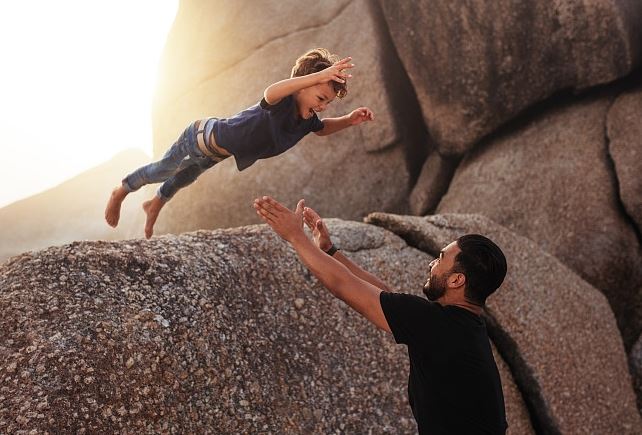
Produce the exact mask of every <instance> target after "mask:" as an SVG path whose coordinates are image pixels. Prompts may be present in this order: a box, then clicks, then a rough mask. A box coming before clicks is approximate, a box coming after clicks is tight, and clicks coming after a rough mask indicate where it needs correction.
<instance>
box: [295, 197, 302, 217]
mask: <svg viewBox="0 0 642 435" xmlns="http://www.w3.org/2000/svg"><path fill="white" fill-rule="evenodd" d="M304 208H305V199H300V200H299V202H297V203H296V209H295V210H294V213H295V214H298V215H299V216H301V215H303V209H304Z"/></svg>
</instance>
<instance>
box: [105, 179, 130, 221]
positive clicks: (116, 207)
mask: <svg viewBox="0 0 642 435" xmlns="http://www.w3.org/2000/svg"><path fill="white" fill-rule="evenodd" d="M128 193H129V192H127V191H126V190H125V188H124V187H123V186H118V187H117V188H115V189H114V190H113V191H112V192H111V196H110V197H109V202H108V203H107V207H106V208H105V220H106V221H107V224H109V225H110V226H112V227H114V228H116V225H118V219H120V205H121V204H122V203H123V200H124V199H125V197H126V196H127V194H128Z"/></svg>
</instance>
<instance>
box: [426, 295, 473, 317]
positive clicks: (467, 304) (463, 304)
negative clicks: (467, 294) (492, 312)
mask: <svg viewBox="0 0 642 435" xmlns="http://www.w3.org/2000/svg"><path fill="white" fill-rule="evenodd" d="M437 302H439V303H440V304H441V305H444V306H445V305H454V306H456V307H460V308H463V309H465V310H468V311H470V312H472V313H474V314H477V315H478V316H481V314H482V312H483V311H484V307H483V306H481V305H479V304H476V303H474V302H471V301H469V300H467V299H464V300H452V299H451V300H449V299H447V298H443V299H442V300H439V301H437Z"/></svg>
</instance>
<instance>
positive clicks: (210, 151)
mask: <svg viewBox="0 0 642 435" xmlns="http://www.w3.org/2000/svg"><path fill="white" fill-rule="evenodd" d="M215 122H216V118H208V119H201V120H198V121H196V122H195V127H196V143H197V144H198V148H199V149H200V150H201V152H202V153H203V154H204V155H206V156H207V157H209V158H211V159H213V160H215V161H217V162H219V161H221V160H223V159H225V158H227V157H229V156H230V155H231V154H230V153H229V152H228V151H227V150H226V149H225V148H222V147H220V146H219V145H218V144H217V143H216V138H215V137H214V133H213V131H214V123H215Z"/></svg>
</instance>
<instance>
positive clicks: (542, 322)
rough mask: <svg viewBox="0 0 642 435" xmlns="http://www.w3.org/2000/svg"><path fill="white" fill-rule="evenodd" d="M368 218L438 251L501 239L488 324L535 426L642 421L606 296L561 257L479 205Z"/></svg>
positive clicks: (610, 426)
mask: <svg viewBox="0 0 642 435" xmlns="http://www.w3.org/2000/svg"><path fill="white" fill-rule="evenodd" d="M367 221H368V222H370V223H373V224H377V225H380V226H382V227H384V228H387V229H389V230H390V231H393V232H394V233H396V234H398V235H400V236H401V237H403V238H404V239H405V240H406V241H407V242H408V243H409V244H410V245H411V246H415V247H417V248H419V249H421V250H424V251H426V252H428V253H429V254H431V255H436V254H437V253H438V252H439V250H440V249H441V248H443V247H444V246H445V245H447V244H448V243H450V242H452V241H453V240H456V239H457V238H458V237H459V236H461V235H464V234H467V233H479V234H483V235H486V236H487V237H489V238H490V239H492V240H493V241H495V242H496V243H497V244H498V245H499V246H500V247H501V248H502V250H503V251H504V253H505V255H506V258H507V260H508V274H507V276H506V279H505V281H504V283H503V284H502V286H501V287H500V289H499V290H498V291H497V292H496V293H495V294H493V295H492V296H491V297H490V298H489V299H488V303H487V310H486V313H487V319H488V325H489V333H490V334H491V338H492V339H493V341H494V342H495V344H496V345H497V347H498V349H499V351H500V353H501V354H502V356H503V357H504V359H505V360H506V362H507V363H508V364H509V365H510V367H511V370H512V373H513V376H514V377H515V380H516V381H517V384H518V385H519V386H520V389H521V390H522V392H523V394H524V397H525V399H526V401H527V402H528V403H529V409H530V410H531V413H532V416H533V418H534V421H533V425H534V427H535V429H536V430H537V431H538V433H564V434H566V433H587V434H588V433H591V434H592V433H595V434H598V433H599V434H614V435H621V434H639V433H640V432H641V431H642V421H641V420H640V415H639V413H638V411H637V407H636V403H635V394H634V392H633V388H632V383H631V376H630V375H629V371H628V368H627V359H626V354H625V351H624V346H623V344H622V340H621V338H620V335H619V331H618V329H617V325H616V322H615V318H614V316H613V313H612V311H611V309H610V307H609V304H608V302H607V300H606V298H605V297H604V296H603V295H602V294H601V293H600V292H599V291H597V290H596V289H595V288H593V287H592V286H591V285H589V284H588V283H587V282H585V281H584V280H582V279H581V278H580V277H579V276H577V275H576V274H575V273H573V272H572V271H571V270H570V269H568V268H567V267H566V266H564V265H563V264H562V263H560V262H559V261H558V260H557V259H555V257H553V256H551V255H550V254H548V253H547V252H545V251H543V250H542V249H541V248H540V247H539V246H538V245H537V244H536V243H534V242H533V241H531V240H529V239H527V238H525V237H522V236H519V235H517V234H515V233H513V232H511V231H509V230H508V229H506V228H504V227H502V226H500V225H497V224H496V223H494V222H492V221H491V220H489V219H488V218H486V217H483V216H480V215H457V214H447V215H436V216H428V217H411V216H395V215H390V214H385V213H373V214H371V215H369V216H368V218H367ZM605 368H607V369H605Z"/></svg>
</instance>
